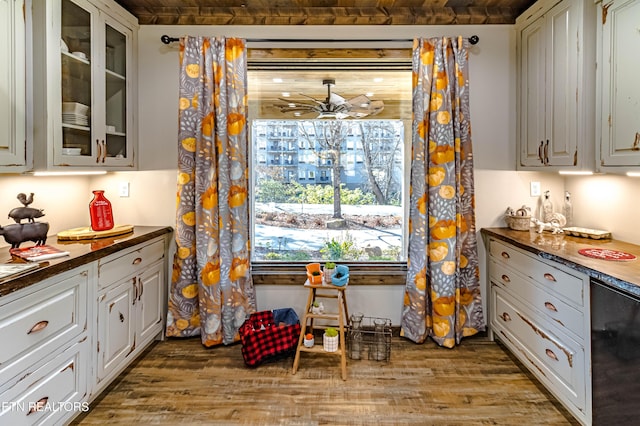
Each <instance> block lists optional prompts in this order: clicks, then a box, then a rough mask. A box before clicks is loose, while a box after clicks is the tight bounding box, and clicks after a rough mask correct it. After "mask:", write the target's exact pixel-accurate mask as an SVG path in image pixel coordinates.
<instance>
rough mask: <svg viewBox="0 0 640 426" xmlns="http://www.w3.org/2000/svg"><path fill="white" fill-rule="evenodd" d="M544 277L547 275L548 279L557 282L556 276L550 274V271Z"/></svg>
mask: <svg viewBox="0 0 640 426" xmlns="http://www.w3.org/2000/svg"><path fill="white" fill-rule="evenodd" d="M544 277H545V279H546V280H547V281H553V282H556V277H554V276H553V275H551V274H550V273H548V272H547V273H546V274H544Z"/></svg>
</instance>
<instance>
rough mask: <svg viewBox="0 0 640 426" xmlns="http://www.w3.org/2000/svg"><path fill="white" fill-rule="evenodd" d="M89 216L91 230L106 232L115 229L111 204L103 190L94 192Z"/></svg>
mask: <svg viewBox="0 0 640 426" xmlns="http://www.w3.org/2000/svg"><path fill="white" fill-rule="evenodd" d="M89 215H90V216H91V229H93V230H94V231H106V230H109V229H111V228H113V211H112V210H111V202H110V201H109V200H107V199H106V198H105V196H104V191H103V190H96V191H93V200H91V202H90V203H89Z"/></svg>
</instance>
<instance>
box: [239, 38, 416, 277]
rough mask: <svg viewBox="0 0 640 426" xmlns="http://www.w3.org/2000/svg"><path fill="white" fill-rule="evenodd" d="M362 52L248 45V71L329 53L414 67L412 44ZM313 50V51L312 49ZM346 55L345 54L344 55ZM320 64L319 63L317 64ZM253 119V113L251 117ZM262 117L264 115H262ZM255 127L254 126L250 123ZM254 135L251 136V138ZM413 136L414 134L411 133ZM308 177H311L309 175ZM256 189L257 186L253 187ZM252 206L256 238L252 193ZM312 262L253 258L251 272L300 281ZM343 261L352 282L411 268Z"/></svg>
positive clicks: (405, 223) (406, 186)
mask: <svg viewBox="0 0 640 426" xmlns="http://www.w3.org/2000/svg"><path fill="white" fill-rule="evenodd" d="M357 50H358V53H357V54H354V50H353V49H347V48H336V49H296V48H287V49H259V48H249V49H248V71H249V72H251V71H258V70H260V69H264V67H265V64H266V63H270V64H269V65H268V66H269V67H270V68H269V69H274V68H273V67H274V66H275V67H278V66H281V67H286V66H287V65H291V64H292V63H294V66H298V67H300V65H299V64H297V65H295V60H294V61H293V62H291V60H292V58H298V60H304V59H305V58H316V59H317V58H322V57H328V58H332V59H333V60H336V59H342V62H343V63H345V62H346V60H351V61H352V60H354V59H356V62H361V64H360V66H365V67H366V66H369V67H371V68H372V69H379V68H380V67H381V65H382V66H384V65H385V59H387V60H388V62H389V64H390V66H389V68H390V69H402V70H409V71H410V70H411V59H412V49H411V48H394V49H375V48H361V49H357ZM310 51H313V52H310ZM341 55H342V56H341ZM316 65H317V64H316ZM248 118H249V120H252V119H253V118H252V117H248ZM258 119H260V118H258ZM403 120H406V121H409V122H408V123H405V132H406V133H408V134H410V132H411V122H410V120H407V119H406V118H405V119H403ZM248 127H249V128H251V126H248ZM250 139H251V138H250ZM409 139H410V136H409ZM410 151H411V150H410V146H405V149H404V158H403V160H402V161H403V162H404V165H405V166H404V169H403V183H402V191H403V198H404V200H405V201H404V203H403V205H404V209H403V210H404V211H403V215H404V220H403V228H404V229H403V234H404V238H403V247H402V249H403V252H404V253H405V254H407V253H408V238H409V233H408V219H409V206H408V201H409V179H410V164H411V162H410ZM253 155H255V153H254V149H253V144H251V147H250V149H249V161H250V164H252V165H253ZM249 180H250V182H251V185H253V176H252V171H251V170H249ZM307 180H311V178H310V177H308V176H307ZM252 192H253V188H252ZM250 199H251V206H250V208H251V210H250V217H249V222H250V224H249V226H250V229H251V239H252V240H254V238H255V234H254V231H255V229H254V225H253V221H254V218H253V214H254V211H255V210H254V209H255V197H253V196H250ZM308 263H309V262H295V261H289V262H272V261H269V260H252V261H251V274H252V279H253V283H254V284H257V285H300V284H302V283H303V282H304V280H306V270H305V265H307V264H308ZM340 263H341V264H345V265H347V266H349V272H350V280H349V284H350V285H404V284H405V279H406V272H407V268H408V265H407V261H406V260H404V261H386V262H384V261H383V262H345V261H341V262H340Z"/></svg>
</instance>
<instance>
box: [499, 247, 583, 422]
mask: <svg viewBox="0 0 640 426" xmlns="http://www.w3.org/2000/svg"><path fill="white" fill-rule="evenodd" d="M488 248H489V250H488V252H489V256H488V266H489V268H488V269H489V281H490V286H491V290H490V299H489V307H490V308H489V311H490V312H489V318H490V326H491V334H492V335H493V337H495V338H497V339H499V340H500V341H501V342H502V343H503V344H504V345H505V346H506V347H507V348H508V349H509V350H510V351H511V352H512V353H513V354H514V355H515V356H516V357H517V358H518V359H520V361H521V362H522V364H523V365H524V366H525V367H526V368H527V369H529V370H530V371H531V373H532V374H533V375H534V376H535V377H537V378H538V380H540V382H541V383H543V384H544V385H545V386H546V387H547V388H548V389H549V390H550V391H551V392H552V393H553V394H554V395H555V396H556V397H557V398H558V400H559V401H560V402H561V403H562V404H564V405H565V406H566V407H567V409H568V410H569V411H570V412H571V413H572V414H573V415H574V416H575V417H576V418H577V419H578V420H579V421H581V422H582V423H584V424H590V423H591V379H590V377H591V375H590V366H591V363H590V359H591V356H590V353H591V352H590V336H591V335H590V312H589V279H588V277H587V276H586V275H582V274H580V273H578V272H576V271H573V270H570V269H568V268H565V267H564V266H562V265H559V264H555V263H554V262H548V261H545V260H542V259H541V258H539V257H536V256H534V255H533V254H530V253H528V252H525V251H523V250H520V249H518V248H516V247H514V246H512V245H509V244H507V243H505V242H503V241H498V240H496V239H493V238H490V239H489V247H488Z"/></svg>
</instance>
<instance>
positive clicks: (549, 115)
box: [544, 1, 580, 166]
mask: <svg viewBox="0 0 640 426" xmlns="http://www.w3.org/2000/svg"><path fill="white" fill-rule="evenodd" d="M579 11H580V2H577V1H563V2H561V3H559V4H558V5H556V6H555V7H554V8H553V9H551V10H550V11H549V13H547V14H546V29H545V31H546V33H547V34H548V35H549V37H547V43H546V47H547V50H546V51H547V54H546V55H547V57H546V64H547V72H546V75H547V77H546V90H547V93H546V100H547V101H546V118H545V123H546V126H545V127H546V132H545V133H546V139H548V140H549V142H548V146H547V142H546V140H545V147H544V150H546V153H545V154H546V164H547V165H550V166H572V165H574V162H575V161H576V159H575V157H576V156H577V153H576V150H577V147H578V140H577V138H578V128H577V127H578V122H577V120H578V105H577V96H578V95H577V90H578V73H579V64H578V49H579V46H578V41H579V39H578V34H579V33H578V25H579V21H580V17H579V15H580V14H579Z"/></svg>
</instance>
